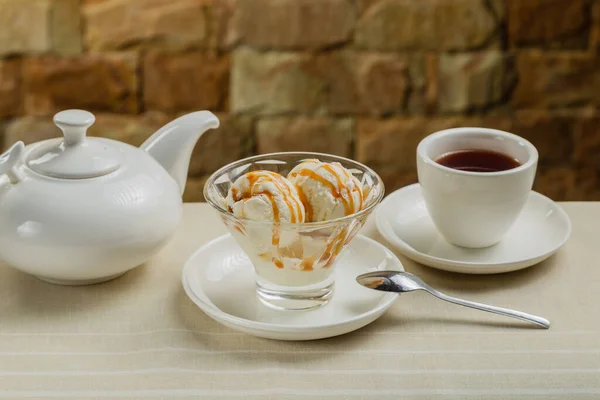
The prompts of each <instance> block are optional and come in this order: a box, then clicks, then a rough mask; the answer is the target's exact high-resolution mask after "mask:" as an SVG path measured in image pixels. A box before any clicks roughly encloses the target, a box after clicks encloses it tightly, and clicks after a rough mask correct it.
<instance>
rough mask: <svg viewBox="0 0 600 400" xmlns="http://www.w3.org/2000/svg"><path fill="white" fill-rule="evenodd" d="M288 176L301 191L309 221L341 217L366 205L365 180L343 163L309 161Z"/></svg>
mask: <svg viewBox="0 0 600 400" xmlns="http://www.w3.org/2000/svg"><path fill="white" fill-rule="evenodd" d="M287 179H288V180H289V181H290V182H291V183H292V184H293V185H294V186H295V187H296V189H297V190H298V194H299V196H300V198H301V199H302V203H303V204H304V207H305V210H306V221H309V222H318V221H326V220H330V219H336V218H341V217H344V216H347V215H350V214H354V213H355V212H358V211H360V210H361V209H362V208H363V204H364V199H363V190H362V185H361V183H360V182H359V180H358V179H357V178H356V177H355V176H353V175H352V174H351V173H350V172H349V171H348V170H347V169H346V168H344V167H343V166H342V165H341V164H340V163H337V162H333V163H326V162H321V161H319V160H316V159H311V160H306V161H304V162H302V163H300V164H298V165H296V167H294V168H293V169H292V170H291V171H290V173H289V174H288V176H287Z"/></svg>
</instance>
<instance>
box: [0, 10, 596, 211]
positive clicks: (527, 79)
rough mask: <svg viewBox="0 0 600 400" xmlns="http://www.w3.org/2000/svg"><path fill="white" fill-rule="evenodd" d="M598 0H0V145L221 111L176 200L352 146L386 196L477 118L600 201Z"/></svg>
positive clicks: (150, 128) (570, 188) (564, 187)
mask: <svg viewBox="0 0 600 400" xmlns="http://www.w3.org/2000/svg"><path fill="white" fill-rule="evenodd" d="M599 51H600V0H598V1H596V0H213V1H209V0H0V144H1V146H0V147H4V148H6V147H7V146H9V145H10V144H12V143H13V142H15V141H16V140H19V139H20V140H24V141H25V142H27V143H29V142H33V141H37V140H41V139H45V138H49V137H56V136H58V135H59V134H60V131H59V130H58V129H56V128H54V126H53V124H52V121H51V120H52V118H51V117H52V115H53V114H54V113H55V112H56V111H59V110H61V109H65V108H84V109H87V110H90V111H92V112H94V113H95V114H96V116H97V122H96V124H95V125H94V126H93V127H92V128H91V129H90V134H91V135H95V136H104V137H110V138H115V139H119V140H124V141H126V142H129V143H132V144H140V143H141V142H142V141H143V140H144V139H145V138H146V137H148V136H149V135H150V134H151V133H152V132H154V130H155V129H157V128H158V127H160V126H161V125H162V124H164V123H166V122H168V121H169V120H170V119H172V118H173V117H175V116H177V115H180V114H182V113H185V112H187V111H194V110H198V109H209V110H212V111H214V112H216V113H217V114H218V115H219V117H220V118H221V120H222V127H221V128H220V129H219V130H217V131H213V132H210V133H208V134H206V135H205V136H204V137H203V138H202V139H201V141H200V143H199V144H198V146H197V147H196V151H195V154H194V158H193V162H192V166H191V168H190V179H189V182H188V188H187V191H186V195H185V198H186V200H188V201H197V200H200V199H201V196H202V195H201V191H202V185H203V182H204V179H205V178H206V176H207V175H208V174H210V173H211V172H212V171H214V170H215V169H217V168H218V167H220V166H222V165H224V164H225V163H227V162H230V161H232V160H234V159H237V158H241V157H244V156H248V155H251V154H254V153H257V152H259V153H261V152H272V151H287V150H313V151H320V152H328V153H334V154H339V155H343V156H347V157H352V158H356V159H358V160H359V161H361V162H364V163H367V164H368V165H370V166H372V167H373V168H374V169H376V170H377V171H378V172H379V173H380V174H381V175H382V177H383V178H384V180H385V182H386V185H387V188H388V191H392V190H394V189H396V188H398V187H401V186H403V185H406V184H409V183H412V182H415V181H416V173H415V156H414V153H415V147H416V145H417V143H418V142H419V140H420V139H421V138H423V137H424V136H426V135H427V134H429V133H432V132H434V131H436V130H439V129H443V128H449V127H456V126H467V125H468V126H485V127H495V128H500V129H504V130H509V131H512V132H514V133H517V134H519V135H521V136H524V137H526V138H528V139H529V140H531V141H532V142H533V143H534V144H535V145H536V146H537V147H538V149H539V151H540V156H541V158H540V168H539V172H538V176H537V181H536V189H537V190H539V191H541V192H543V193H545V194H547V195H548V196H550V197H552V198H554V199H557V200H600V113H599V110H598V109H599V107H600V53H599Z"/></svg>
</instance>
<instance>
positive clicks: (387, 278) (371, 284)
mask: <svg viewBox="0 0 600 400" xmlns="http://www.w3.org/2000/svg"><path fill="white" fill-rule="evenodd" d="M356 281H357V282H358V283H360V284H361V285H363V286H365V287H368V288H369V289H375V290H381V291H384V292H395V293H407V292H412V291H415V290H424V291H426V292H427V293H429V294H432V295H434V296H435V297H437V298H439V299H442V300H445V301H448V302H450V303H454V304H458V305H461V306H465V307H471V308H475V309H477V310H481V311H487V312H491V313H496V314H500V315H504V316H507V317H511V318H516V319H520V320H522V321H527V322H532V323H534V324H537V325H539V326H542V327H544V328H545V329H548V328H549V327H550V321H548V320H547V319H545V318H542V317H538V316H535V315H531V314H527V313H524V312H521V311H515V310H510V309H508V308H502V307H495V306H490V305H487V304H482V303H476V302H474V301H468V300H462V299H459V298H456V297H452V296H448V295H447V294H444V293H442V292H440V291H438V290H436V289H434V288H432V287H431V286H429V285H428V284H426V283H425V282H423V280H422V279H421V278H419V277H418V276H416V275H413V274H411V273H408V272H399V271H376V272H369V273H366V274H362V275H359V276H358V277H357V278H356Z"/></svg>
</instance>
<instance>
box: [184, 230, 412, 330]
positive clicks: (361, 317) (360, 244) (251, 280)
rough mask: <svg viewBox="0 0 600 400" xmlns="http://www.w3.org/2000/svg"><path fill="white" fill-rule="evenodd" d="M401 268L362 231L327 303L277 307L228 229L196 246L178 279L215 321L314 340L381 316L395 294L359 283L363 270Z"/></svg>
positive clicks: (338, 271)
mask: <svg viewBox="0 0 600 400" xmlns="http://www.w3.org/2000/svg"><path fill="white" fill-rule="evenodd" d="M376 270H397V271H403V270H404V268H403V266H402V263H401V262H400V260H398V258H397V257H396V256H395V255H394V254H393V253H392V252H391V251H389V250H388V249H387V248H385V247H384V246H383V245H381V244H379V243H377V242H376V241H374V240H372V239H369V238H367V237H364V236H360V235H358V236H356V238H355V239H354V240H353V241H352V242H351V243H350V244H349V245H348V247H347V248H346V249H345V250H344V252H343V253H342V254H341V258H340V259H339V261H338V266H337V268H336V270H335V272H334V274H335V288H334V295H333V297H332V299H331V300H330V301H329V303H328V304H327V305H325V306H323V307H321V308H317V309H314V310H309V311H279V310H274V309H271V308H269V307H267V306H265V305H264V304H263V303H262V302H261V301H260V300H259V299H258V297H257V294H256V280H255V277H254V268H253V266H252V263H251V262H250V260H249V259H248V257H247V256H246V254H245V253H244V252H243V251H242V249H241V248H240V247H239V246H238V245H237V243H236V241H235V240H234V239H233V237H231V235H225V236H221V237H219V238H217V239H215V240H213V241H211V242H209V243H207V244H205V245H204V246H202V247H201V248H199V249H198V250H197V251H196V252H195V253H194V254H193V255H192V256H191V257H190V258H189V260H188V261H187V262H186V264H185V267H184V269H183V276H182V283H183V287H184V289H185V292H186V293H187V295H188V296H189V298H190V299H191V300H192V301H193V302H194V303H195V304H196V305H197V306H198V307H199V308H200V309H202V311H204V312H205V313H206V314H208V315H209V316H210V317H211V318H213V319H214V320H215V321H217V322H219V323H221V324H223V325H226V326H228V327H230V328H232V329H235V330H238V331H241V332H245V333H248V334H251V335H255V336H260V337H264V338H268V339H279V340H312V339H322V338H327V337H332V336H337V335H342V334H344V333H348V332H351V331H354V330H356V329H359V328H362V327H363V326H365V325H367V324H369V323H371V322H373V321H374V320H376V319H377V318H378V317H379V316H381V315H382V314H383V313H384V312H385V311H386V310H387V309H388V308H389V307H390V306H391V305H392V304H393V302H394V300H396V299H397V297H398V295H397V294H395V293H383V292H377V291H375V290H370V289H367V288H364V287H362V286H360V285H359V284H358V283H357V282H356V277H357V276H358V275H360V274H362V273H364V272H368V271H376Z"/></svg>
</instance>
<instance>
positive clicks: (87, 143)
mask: <svg viewBox="0 0 600 400" xmlns="http://www.w3.org/2000/svg"><path fill="white" fill-rule="evenodd" d="M95 121H96V118H95V117H94V114H92V113H91V112H88V111H84V110H65V111H61V112H59V113H57V114H56V115H55V116H54V123H55V124H56V126H58V127H59V128H60V129H61V130H62V131H63V135H64V138H63V139H62V140H61V139H51V140H47V141H45V142H41V143H38V144H37V145H34V146H35V147H34V148H33V149H32V150H31V151H30V152H29V154H28V156H27V165H28V166H29V167H30V168H31V169H33V170H34V171H36V172H37V173H39V174H41V175H45V176H50V177H53V178H61V179H88V178H97V177H100V176H104V175H107V174H110V173H111V172H114V171H116V170H117V169H119V167H120V166H121V164H122V162H123V152H122V150H121V148H120V147H119V146H118V145H117V144H116V143H114V142H113V141H110V140H108V139H100V138H86V132H87V129H88V128H89V127H90V126H92V124H93V123H94V122H95Z"/></svg>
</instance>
